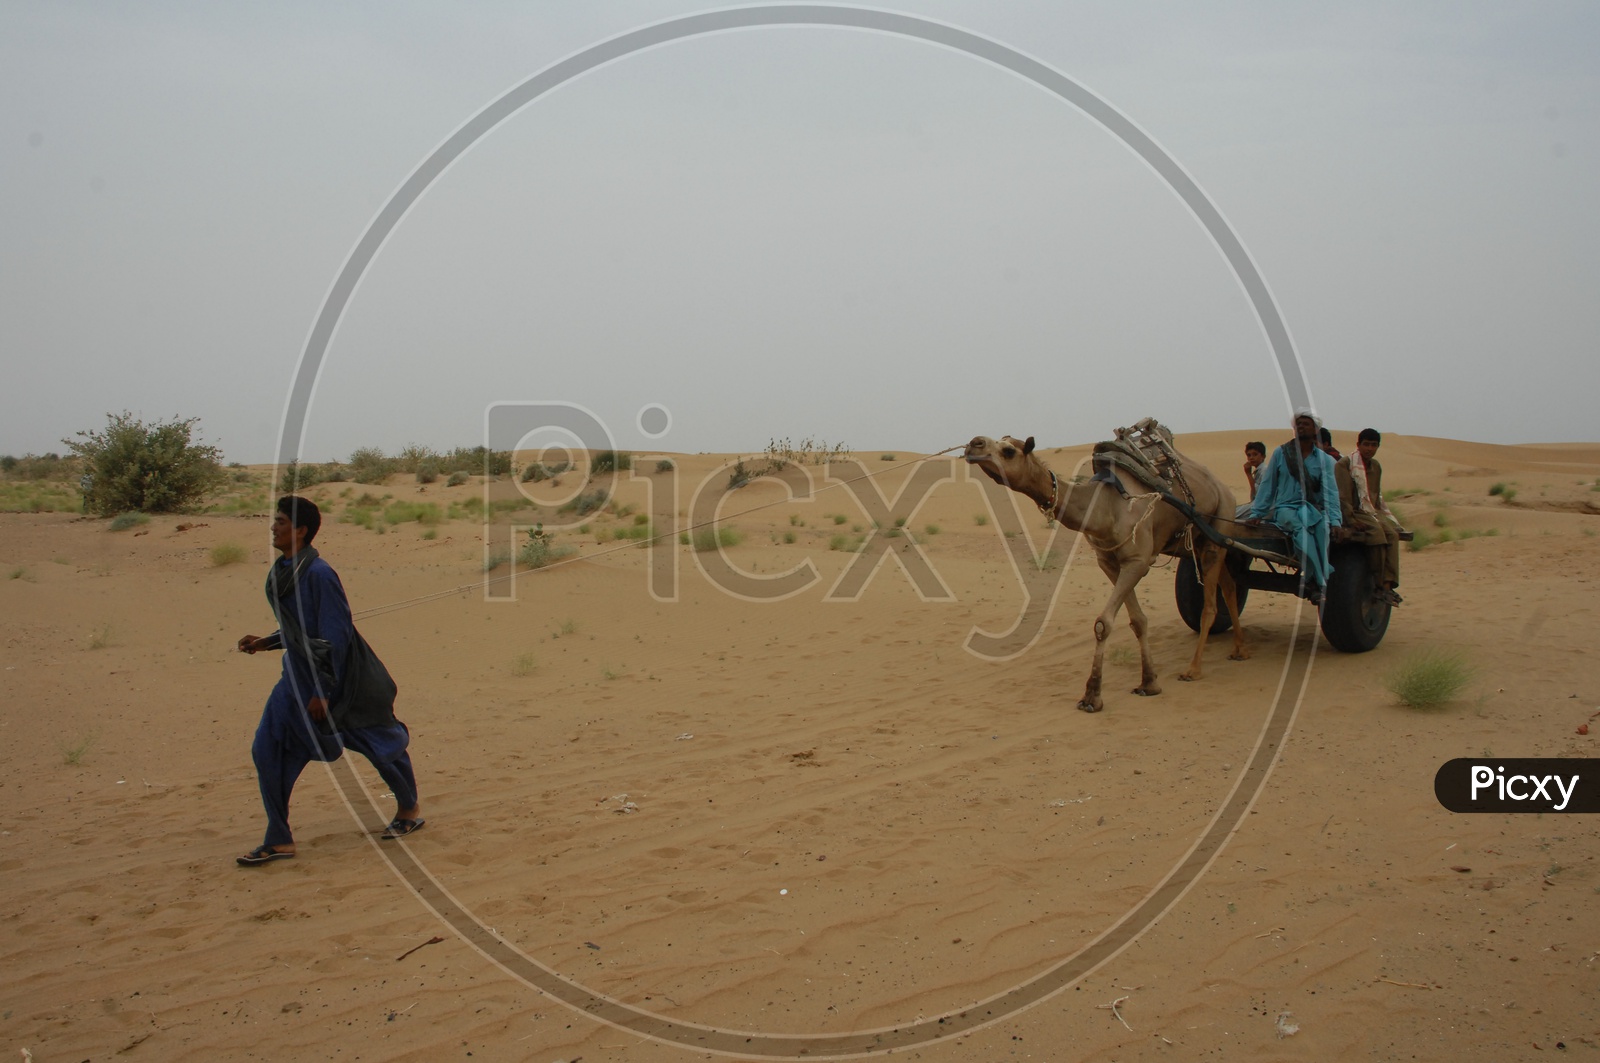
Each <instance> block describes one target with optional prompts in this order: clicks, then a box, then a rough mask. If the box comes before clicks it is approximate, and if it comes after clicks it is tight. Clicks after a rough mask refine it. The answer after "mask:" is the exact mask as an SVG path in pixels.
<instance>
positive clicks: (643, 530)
mask: <svg viewBox="0 0 1600 1063" xmlns="http://www.w3.org/2000/svg"><path fill="white" fill-rule="evenodd" d="M639 516H641V517H644V521H643V522H642V523H641V522H638V521H635V523H633V524H631V525H629V526H627V527H624V528H617V529H616V530H614V531H613V532H612V533H611V537H612V538H613V539H633V540H644V539H648V538H650V518H649V517H645V516H644V514H643V513H641V514H639Z"/></svg>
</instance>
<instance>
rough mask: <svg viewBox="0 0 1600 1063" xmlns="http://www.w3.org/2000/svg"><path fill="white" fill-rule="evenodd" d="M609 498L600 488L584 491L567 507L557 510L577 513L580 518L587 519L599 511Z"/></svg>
mask: <svg viewBox="0 0 1600 1063" xmlns="http://www.w3.org/2000/svg"><path fill="white" fill-rule="evenodd" d="M607 498H608V496H607V494H606V492H605V491H603V490H601V489H599V488H596V489H595V490H593V491H583V492H581V493H580V494H579V495H578V497H576V498H574V499H573V500H572V501H570V502H568V503H567V504H566V505H564V506H562V507H561V508H560V509H559V510H557V512H558V513H576V514H577V515H578V516H580V517H585V516H588V515H589V514H590V513H593V512H594V511H595V510H597V509H599V508H600V507H601V506H604V505H605V504H606V501H607Z"/></svg>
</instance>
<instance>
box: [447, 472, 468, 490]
mask: <svg viewBox="0 0 1600 1063" xmlns="http://www.w3.org/2000/svg"><path fill="white" fill-rule="evenodd" d="M470 479H472V477H471V476H468V475H467V474H466V473H464V472H462V471H461V470H460V469H457V470H456V471H455V472H453V473H451V474H450V478H449V479H448V480H446V481H445V482H444V485H445V486H446V487H460V486H461V485H462V484H464V483H466V482H467V481H468V480H470Z"/></svg>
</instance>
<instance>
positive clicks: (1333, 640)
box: [1322, 543, 1390, 653]
mask: <svg viewBox="0 0 1600 1063" xmlns="http://www.w3.org/2000/svg"><path fill="white" fill-rule="evenodd" d="M1328 560H1329V561H1330V562H1331V563H1332V564H1333V575H1332V576H1330V577H1328V586H1327V589H1326V592H1325V594H1324V595H1323V602H1322V634H1323V635H1324V636H1326V637H1327V639H1328V642H1329V643H1330V644H1331V645H1332V646H1333V648H1334V649H1336V650H1338V651H1340V652H1341V653H1366V652H1367V651H1368V650H1370V649H1373V648H1374V647H1376V646H1377V645H1378V643H1380V642H1382V641H1383V636H1384V633H1385V632H1387V631H1388V630H1389V613H1390V607H1389V603H1388V602H1380V601H1375V600H1374V599H1373V597H1372V592H1373V591H1374V590H1376V580H1375V579H1374V578H1373V574H1372V570H1371V568H1370V567H1369V566H1368V564H1367V548H1366V547H1365V546H1363V545H1361V544H1360V543H1339V544H1336V545H1334V546H1332V547H1330V548H1329V550H1328Z"/></svg>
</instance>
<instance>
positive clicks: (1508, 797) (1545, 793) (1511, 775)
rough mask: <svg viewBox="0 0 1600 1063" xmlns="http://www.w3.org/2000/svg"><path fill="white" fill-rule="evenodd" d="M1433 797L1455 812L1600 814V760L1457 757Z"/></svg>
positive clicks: (1447, 764)
mask: <svg viewBox="0 0 1600 1063" xmlns="http://www.w3.org/2000/svg"><path fill="white" fill-rule="evenodd" d="M1433 793H1434V796H1436V797H1438V799H1439V803H1440V804H1441V805H1443V806H1444V807H1445V808H1447V809H1449V810H1450V811H1451V812H1600V760H1597V759H1595V758H1592V757H1584V758H1579V757H1547V758H1520V759H1519V758H1514V757H1457V758H1456V759H1455V760H1449V761H1446V762H1445V763H1444V765H1443V766H1442V767H1440V769H1439V772H1438V774H1436V775H1435V776H1434V777H1433Z"/></svg>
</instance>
